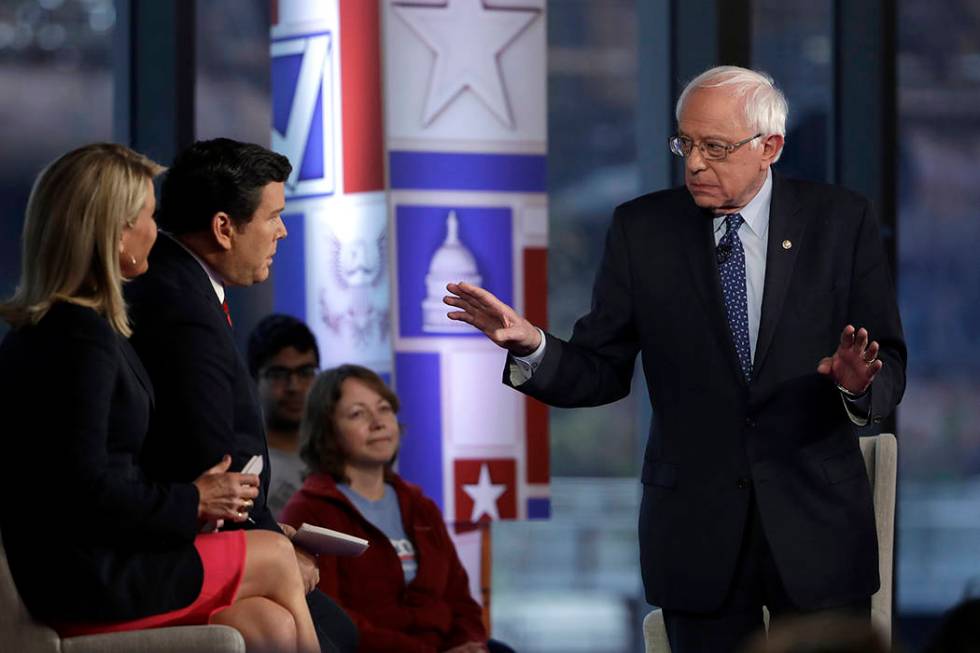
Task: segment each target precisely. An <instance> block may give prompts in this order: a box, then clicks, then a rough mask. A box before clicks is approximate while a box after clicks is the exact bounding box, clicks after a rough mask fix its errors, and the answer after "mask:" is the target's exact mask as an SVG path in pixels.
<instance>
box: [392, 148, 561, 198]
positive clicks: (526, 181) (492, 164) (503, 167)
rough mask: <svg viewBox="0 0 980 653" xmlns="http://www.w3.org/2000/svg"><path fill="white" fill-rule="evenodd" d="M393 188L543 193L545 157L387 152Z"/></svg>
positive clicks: (546, 181)
mask: <svg viewBox="0 0 980 653" xmlns="http://www.w3.org/2000/svg"><path fill="white" fill-rule="evenodd" d="M389 155H390V156H389V171H390V176H391V187H392V188H393V189H406V190H410V189H416V190H486V191H507V192H518V193H544V192H546V191H547V188H548V169H547V159H546V158H545V157H544V156H540V155H536V154H466V153H449V152H404V151H392V152H390V153H389Z"/></svg>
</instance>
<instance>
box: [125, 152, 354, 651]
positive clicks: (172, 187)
mask: <svg viewBox="0 0 980 653" xmlns="http://www.w3.org/2000/svg"><path fill="white" fill-rule="evenodd" d="M290 170H291V166H290V164H289V161H288V160H287V159H286V158H285V157H283V156H281V155H279V154H276V153H274V152H270V151H269V150H267V149H265V148H263V147H261V146H258V145H252V144H247V143H239V142H237V141H233V140H230V139H225V138H219V139H215V140H211V141H202V142H198V143H195V144H194V145H192V146H191V147H190V148H188V149H187V150H185V151H184V152H182V153H181V154H179V155H178V156H177V158H176V159H175V161H174V164H173V165H172V166H171V168H170V169H169V171H168V172H167V175H166V178H165V179H164V182H163V187H162V192H161V201H160V211H159V216H158V217H159V220H160V223H161V227H162V228H163V229H165V230H166V231H165V232H163V233H162V234H161V236H160V238H159V239H158V240H157V244H156V247H154V249H153V251H152V252H151V254H150V258H149V263H150V269H149V272H148V273H147V274H145V275H143V276H142V277H141V278H140V279H139V280H137V281H135V282H133V283H132V284H130V285H128V286H127V288H126V299H127V301H128V302H129V305H130V314H131V316H132V322H133V336H132V344H133V347H134V348H135V349H136V351H137V353H138V354H139V356H140V358H141V360H142V361H143V364H144V366H145V367H146V369H147V371H148V372H149V374H150V377H151V378H152V381H153V386H154V388H155V390H156V401H157V403H156V411H155V413H154V418H153V421H152V422H151V424H150V430H149V434H148V435H147V438H146V441H145V444H144V447H143V451H142V464H143V465H144V467H145V469H146V471H147V473H148V474H149V475H150V476H151V477H154V478H156V479H159V480H167V481H180V480H184V479H190V478H191V477H193V476H194V471H193V470H195V469H197V470H200V469H207V468H209V467H211V466H213V465H215V464H216V463H217V462H218V461H220V460H221V459H222V456H224V455H225V454H230V455H231V457H232V466H231V469H232V470H235V471H237V470H240V469H242V467H243V466H244V465H245V464H246V463H247V462H248V461H249V459H251V458H252V456H256V455H258V456H261V457H262V458H263V461H264V469H263V470H262V473H261V475H260V477H261V484H260V493H259V496H258V497H257V498H256V499H255V501H254V503H253V502H248V503H244V504H243V505H242V506H241V511H242V512H243V513H246V512H247V513H248V515H249V518H248V520H247V521H245V522H242V523H241V524H231V523H225V524H224V525H223V527H224V528H238V527H244V528H264V529H269V530H274V531H280V530H281V529H280V526H279V525H278V524H277V523H276V521H275V519H274V518H273V515H272V513H271V511H270V510H269V508H268V505H267V503H266V499H267V496H268V491H269V469H270V465H269V451H268V447H267V446H266V434H265V426H264V424H263V420H262V415H261V409H260V407H259V401H258V397H257V395H256V392H255V388H254V385H253V381H252V378H251V376H250V375H249V372H248V368H247V367H246V366H245V363H244V361H243V359H242V356H241V355H240V353H239V352H238V349H237V348H236V346H235V340H234V337H233V335H232V318H231V315H230V313H229V311H228V303H227V301H226V300H225V286H227V285H231V286H251V285H252V284H255V283H260V282H262V281H265V280H266V279H267V278H268V276H269V266H270V265H271V264H272V258H273V256H274V255H275V252H276V244H277V243H278V241H279V240H281V239H282V238H285V237H286V227H285V226H284V224H283V221H282V217H281V213H282V211H283V209H284V208H285V186H284V182H285V181H286V178H287V177H288V175H289V172H290ZM287 530H288V529H287ZM286 534H287V535H291V534H292V532H291V531H289V532H287V533H286ZM296 559H297V564H299V567H300V571H301V572H302V574H303V578H304V581H305V582H306V585H307V590H308V591H309V590H312V591H310V593H309V594H308V595H307V600H308V603H309V605H310V612H311V614H312V616H313V621H314V623H315V625H316V626H317V634H318V636H319V637H320V644H321V647H322V648H323V650H324V651H332V652H333V651H351V652H352V651H353V650H354V648H355V647H356V639H357V635H356V629H355V628H354V625H353V623H352V622H351V621H350V619H349V618H348V617H347V615H346V614H344V612H343V611H342V610H341V609H340V608H339V607H338V606H337V605H336V604H335V603H333V601H331V600H330V599H329V598H327V597H326V596H325V595H324V594H322V593H321V592H320V591H319V590H316V589H313V588H314V587H315V586H316V583H317V575H318V572H317V566H316V562H315V560H314V559H313V558H312V556H310V555H309V554H307V553H305V552H304V551H302V550H301V549H296Z"/></svg>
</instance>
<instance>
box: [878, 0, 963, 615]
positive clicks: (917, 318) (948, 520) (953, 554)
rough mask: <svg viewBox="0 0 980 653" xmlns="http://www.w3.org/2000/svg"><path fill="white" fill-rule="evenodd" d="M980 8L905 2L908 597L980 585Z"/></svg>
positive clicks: (903, 430)
mask: <svg viewBox="0 0 980 653" xmlns="http://www.w3.org/2000/svg"><path fill="white" fill-rule="evenodd" d="M978 25H980V7H978V6H977V3H975V2H969V1H965V0H958V1H955V2H944V3H934V2H930V1H929V0H903V1H902V2H901V3H900V4H899V38H898V102H899V115H898V120H899V123H898V124H899V128H898V133H899V135H900V138H901V140H900V153H899V161H898V166H899V169H898V174H899V184H898V209H899V214H898V234H899V237H898V266H899V269H898V287H899V301H900V305H901V311H902V319H903V321H904V324H905V335H906V337H907V340H908V346H909V377H908V389H907V390H906V392H905V399H904V400H903V401H902V405H901V406H900V407H899V416H898V417H899V441H900V445H899V447H900V450H901V455H900V456H899V463H900V464H901V468H900V473H901V476H900V477H899V478H900V479H901V486H900V495H899V512H898V515H899V520H898V552H899V560H898V573H899V582H898V584H897V586H898V604H899V607H900V609H901V610H902V611H903V612H906V613H909V612H913V613H914V612H918V613H931V612H939V611H942V610H945V609H946V608H948V607H950V606H951V605H952V604H954V603H956V602H957V601H958V600H959V599H960V598H962V597H963V596H964V595H965V594H967V593H972V594H975V595H976V594H980V520H978V519H977V516H978V515H980V327H978V325H980V265H978V263H977V251H978V247H980V220H978V219H977V207H978V206H980V168H978V167H977V160H978V157H980V101H978V100H980V28H978Z"/></svg>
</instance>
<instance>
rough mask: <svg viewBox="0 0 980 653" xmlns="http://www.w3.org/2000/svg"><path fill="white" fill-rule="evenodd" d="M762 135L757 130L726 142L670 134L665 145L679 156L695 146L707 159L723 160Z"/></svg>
mask: <svg viewBox="0 0 980 653" xmlns="http://www.w3.org/2000/svg"><path fill="white" fill-rule="evenodd" d="M760 136H762V132H759V133H758V134H756V135H755V136H749V137H748V138H746V139H743V140H741V141H739V142H737V143H726V142H724V141H716V140H714V139H710V138H709V139H707V140H703V141H700V142H695V141H692V140H691V139H690V138H688V137H687V136H671V137H670V138H669V139H667V145H668V147H670V151H671V152H672V153H674V154H676V155H677V156H679V157H686V156H690V155H691V152H692V151H693V150H694V148H695V147H697V148H698V150H699V151H700V152H701V156H702V157H704V158H705V159H706V160H708V161H723V160H724V159H727V158H728V155H729V154H731V153H732V152H734V151H735V150H737V149H738V148H740V147H742V146H743V145H745V144H746V143H748V142H751V141H753V140H755V139H757V138H759V137H760Z"/></svg>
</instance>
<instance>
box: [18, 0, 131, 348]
mask: <svg viewBox="0 0 980 653" xmlns="http://www.w3.org/2000/svg"><path fill="white" fill-rule="evenodd" d="M115 21H116V11H115V7H114V5H113V3H112V1H111V0H90V1H86V2H82V1H81V0H39V1H36V2H26V1H25V2H3V3H0V89H2V92H0V143H3V147H0V216H3V218H2V219H0V296H3V297H9V296H10V294H11V293H12V292H13V290H14V287H15V286H16V284H17V279H18V278H19V277H20V233H21V229H22V227H23V224H24V209H25V208H26V206H27V197H28V195H29V194H30V192H31V184H32V183H33V181H34V177H35V176H37V174H38V172H40V171H41V169H42V168H43V167H44V166H45V165H47V164H48V163H50V162H51V161H52V160H53V159H55V158H57V157H58V156H60V155H62V154H64V153H66V152H68V151H69V150H71V149H73V148H75V147H78V146H80V145H84V144H86V143H91V142H94V141H108V140H112V64H111V55H112V32H113V27H114V25H115ZM6 330H7V326H6V323H5V322H3V321H2V320H0V335H2V334H3V333H5V332H6Z"/></svg>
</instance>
